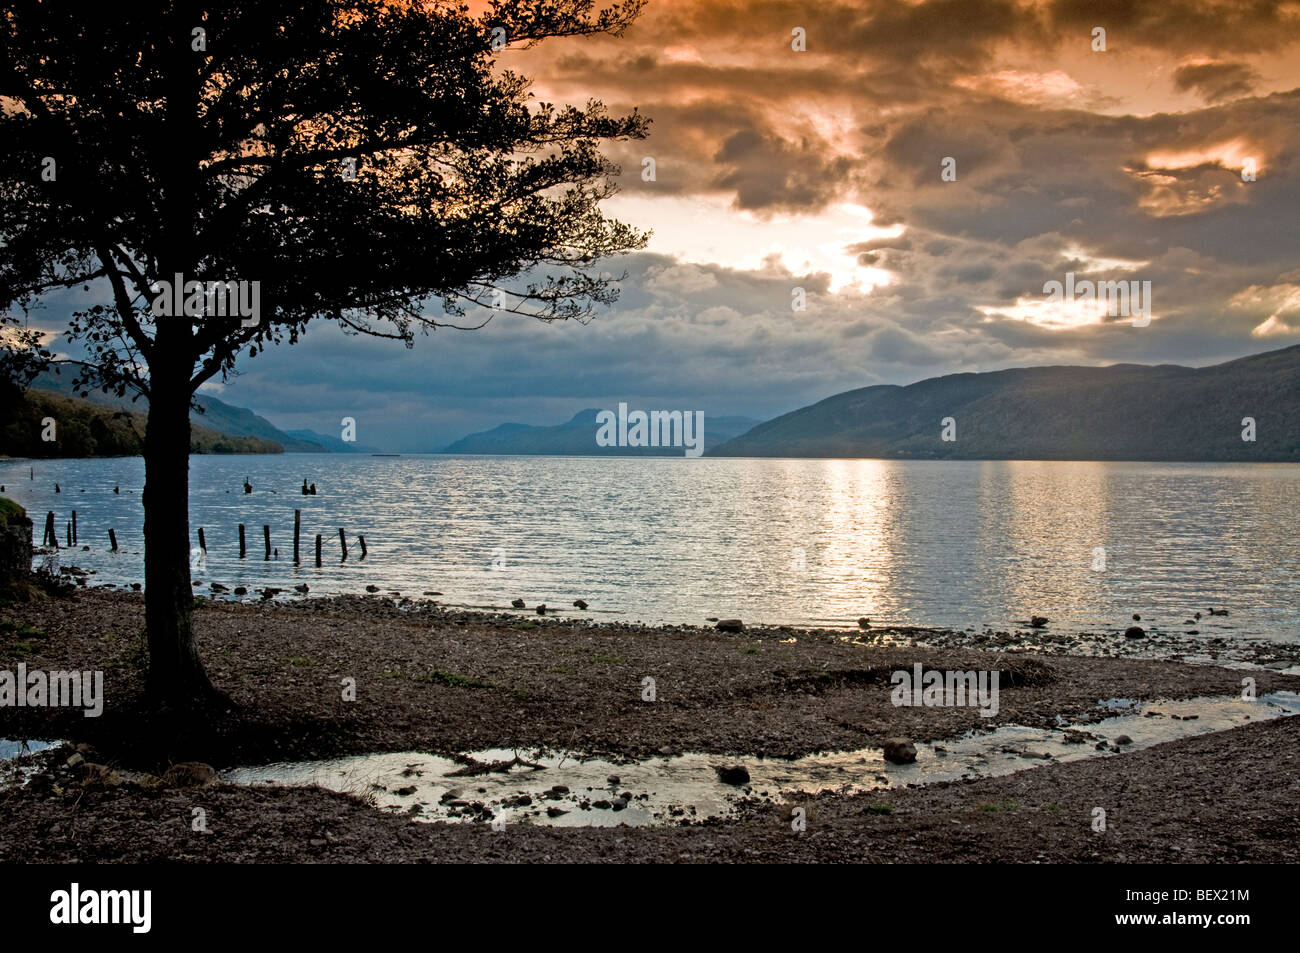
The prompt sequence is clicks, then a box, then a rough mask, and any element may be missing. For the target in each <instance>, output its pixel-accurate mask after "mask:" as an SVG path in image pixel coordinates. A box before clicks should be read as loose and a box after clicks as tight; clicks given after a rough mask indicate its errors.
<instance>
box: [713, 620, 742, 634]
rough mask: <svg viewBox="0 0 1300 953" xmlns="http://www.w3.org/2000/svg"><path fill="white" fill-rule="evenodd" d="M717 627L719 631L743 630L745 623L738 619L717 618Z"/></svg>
mask: <svg viewBox="0 0 1300 953" xmlns="http://www.w3.org/2000/svg"><path fill="white" fill-rule="evenodd" d="M717 629H718V631H719V632H744V631H745V623H743V622H741V621H740V620H739V619H720V620H718V624H717Z"/></svg>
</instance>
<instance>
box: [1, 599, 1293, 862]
mask: <svg viewBox="0 0 1300 953" xmlns="http://www.w3.org/2000/svg"><path fill="white" fill-rule="evenodd" d="M195 625H196V631H197V633H198V637H199V640H200V644H201V647H202V650H203V653H204V657H205V660H206V663H207V666H208V671H209V674H210V675H211V677H212V679H213V681H214V683H215V684H217V685H218V686H219V687H220V688H222V689H223V690H224V691H226V692H227V693H228V694H229V695H230V697H231V698H232V700H233V701H234V702H235V705H236V707H235V708H234V709H233V710H231V711H229V712H226V713H223V714H219V715H215V716H213V717H212V718H209V719H204V720H203V721H201V722H199V723H193V722H182V721H180V720H178V719H176V718H174V717H167V716H160V715H158V714H157V713H154V712H152V711H150V709H148V708H147V707H146V706H145V705H144V704H143V697H142V693H143V684H142V680H141V673H140V668H139V662H140V660H141V657H142V653H143V651H144V642H143V604H142V601H141V599H140V598H139V596H136V595H133V594H126V593H107V592H100V591H94V590H78V591H75V592H73V593H71V594H69V595H67V596H65V597H59V598H51V599H48V600H44V601H38V602H32V603H26V604H16V605H11V606H8V607H6V608H4V609H0V668H10V669H12V668H14V666H15V665H17V664H18V663H19V662H22V663H24V664H25V665H26V666H27V667H28V668H29V669H66V668H77V669H82V670H90V669H95V670H102V671H104V673H105V678H104V686H105V687H104V697H105V705H104V712H103V715H102V716H101V717H98V718H85V717H84V716H83V715H82V713H81V712H80V711H75V710H70V709H50V708H21V709H16V708H4V709H0V737H4V738H11V739H18V738H31V739H35V738H43V739H62V740H65V741H67V742H68V743H69V744H71V745H77V744H80V745H83V746H84V747H83V748H82V749H81V750H80V751H76V750H73V749H72V748H70V747H64V748H60V749H57V750H52V751H49V752H45V753H43V754H38V755H33V756H29V758H28V759H27V761H28V767H27V771H28V773H31V772H35V773H36V774H37V775H38V776H39V780H38V781H37V782H36V783H31V782H29V783H28V784H26V785H24V786H21V787H19V786H17V785H13V784H10V785H8V786H7V787H5V788H4V792H3V794H0V844H15V843H18V842H20V841H21V842H22V843H23V844H24V845H25V846H24V851H25V852H26V855H27V856H28V857H29V858H31V859H42V860H51V861H66V860H72V859H79V860H92V859H99V860H112V859H122V860H146V859H153V858H157V857H163V856H166V857H170V858H172V859H185V858H189V859H206V860H247V861H253V860H258V861H275V860H310V859H320V860H358V861H364V860H378V859H383V860H529V859H532V860H540V859H544V858H548V857H549V858H550V859H553V860H561V859H564V860H600V859H610V860H626V859H629V858H632V859H642V860H665V861H671V860H746V859H753V860H786V861H791V860H810V861H811V860H873V859H874V860H899V861H925V860H963V859H965V860H984V861H990V860H1012V861H1027V862H1032V861H1035V860H1045V859H1046V860H1072V861H1117V862H1131V861H1136V860H1145V861H1161V862H1164V861H1177V860H1192V859H1207V860H1233V859H1235V860H1281V859H1290V860H1294V859H1295V858H1296V848H1295V847H1294V843H1295V833H1296V825H1297V821H1296V817H1295V813H1294V810H1293V807H1292V805H1293V803H1294V796H1295V793H1296V791H1295V786H1296V783H1297V782H1296V781H1295V779H1296V778H1297V777H1300V772H1297V771H1296V770H1295V768H1296V767H1297V765H1296V764H1294V763H1293V762H1295V761H1296V760H1297V759H1298V758H1300V755H1298V754H1297V751H1300V748H1297V745H1296V741H1297V740H1298V738H1300V722H1298V721H1296V720H1295V719H1292V718H1281V719H1278V720H1276V721H1271V722H1268V723H1257V724H1244V725H1243V726H1242V727H1240V728H1235V729H1233V730H1232V731H1228V732H1215V733H1212V734H1206V735H1202V736H1200V737H1195V738H1187V739H1183V740H1178V741H1172V742H1169V743H1166V744H1161V745H1157V746H1155V747H1152V748H1148V749H1147V750H1145V751H1135V752H1132V753H1127V754H1123V755H1120V756H1116V757H1108V758H1098V759H1091V760H1086V761H1079V762H1074V763H1069V764H1046V765H1045V766H1042V767H1034V768H1032V769H1031V770H1026V771H1021V772H1018V773H1016V774H1013V775H1010V776H1006V777H984V778H978V779H966V780H963V781H960V782H952V783H949V782H939V783H935V784H930V785H926V786H924V787H921V788H917V789H914V790H907V789H904V790H891V791H883V792H871V793H867V794H856V795H843V794H833V793H830V792H825V793H823V794H822V795H821V796H818V797H816V798H812V799H811V800H809V801H808V802H807V805H806V826H805V828H804V829H803V830H800V831H796V830H794V829H792V826H791V821H790V815H789V811H790V807H791V806H790V805H789V804H785V805H781V804H773V803H759V802H756V803H754V804H753V805H751V806H750V807H749V808H747V809H746V810H742V811H741V812H740V813H739V815H738V816H736V817H734V818H729V819H726V820H711V821H709V822H707V823H694V824H692V823H683V824H681V825H678V826H669V827H657V828H646V829H635V830H634V829H631V828H625V827H618V828H612V829H611V828H604V829H596V828H588V829H582V830H556V829H548V828H542V827H531V826H530V825H526V824H518V825H511V826H510V827H509V828H508V829H507V830H506V831H493V830H491V829H490V825H487V824H468V825H466V824H454V825H448V824H441V823H438V824H414V823H412V822H411V821H410V820H408V819H406V818H403V817H400V816H394V815H391V814H388V813H384V812H381V811H378V810H376V809H375V807H374V806H373V805H372V804H370V803H367V800H366V798H365V797H364V796H355V795H354V796H349V795H345V794H337V793H329V792H326V791H322V790H319V789H302V788H298V789H282V790H273V789H265V788H247V787H234V786H228V785H223V784H220V783H216V782H215V781H214V779H212V778H211V777H209V776H208V775H207V773H206V772H205V770H204V769H203V768H202V767H199V768H194V769H190V768H186V769H184V770H178V769H176V768H175V765H176V763H178V762H182V763H194V762H197V763H201V764H203V765H211V766H213V767H214V768H216V769H218V770H220V769H225V768H230V767H234V766H236V765H240V764H262V763H267V762H273V761H302V760H308V759H316V758H325V757H334V756H339V755H347V754H360V753H369V752H382V751H394V752H396V751H423V752H429V753H433V754H443V755H446V756H460V755H462V754H463V753H464V752H470V751H479V750H483V749H488V748H498V749H500V748H511V747H518V748H549V749H552V750H555V751H562V752H567V753H571V754H572V757H575V758H576V757H587V756H600V757H602V758H604V759H605V760H608V761H611V762H615V763H619V762H622V763H630V762H633V761H638V760H643V759H645V758H647V757H665V756H666V757H676V756H678V755H681V754H685V753H691V752H694V753H706V754H711V755H717V756H718V757H719V759H720V761H719V763H720V764H721V763H725V762H726V760H727V756H735V757H740V756H745V757H757V756H762V757H765V758H773V759H777V758H793V757H797V756H800V755H806V754H809V753H811V752H818V751H844V750H855V749H866V748H879V747H881V746H883V745H884V744H885V743H886V741H887V740H888V739H893V738H898V739H902V740H904V741H907V742H910V743H924V742H927V741H935V740H942V739H952V738H957V737H960V736H962V735H965V734H966V733H968V732H971V731H985V732H986V731H989V730H991V729H993V728H996V727H997V726H1000V725H1024V726H1029V727H1038V728H1049V729H1060V728H1062V727H1063V726H1065V727H1069V726H1071V725H1077V726H1086V725H1088V724H1091V723H1095V721H1096V720H1097V719H1099V718H1101V717H1103V716H1104V715H1106V714H1107V713H1108V708H1107V706H1106V704H1105V702H1106V700H1108V699H1130V700H1136V701H1152V700H1157V699H1184V698H1191V697H1197V696H1237V695H1239V694H1240V693H1241V691H1242V678H1243V676H1244V675H1249V677H1251V678H1253V679H1254V680H1255V688H1256V691H1257V692H1258V693H1259V694H1261V695H1263V694H1266V693H1269V692H1273V691H1279V690H1284V691H1296V690H1297V689H1300V678H1297V677H1296V676H1292V675H1285V674H1280V673H1277V672H1272V671H1268V670H1264V669H1251V670H1249V671H1246V670H1244V669H1242V668H1231V669H1230V668H1224V667H1219V666H1214V665H1187V664H1180V663H1178V662H1172V661H1153V660H1144V659H1134V658H1112V657H1097V656H1091V657H1087V656H1073V655H1063V654H1055V655H1048V654H1043V653H1042V652H1041V651H1035V652H1027V651H1023V648H1024V646H1023V645H1018V644H1014V643H1012V644H999V645H987V646H985V647H984V648H983V650H977V649H974V648H971V647H969V645H968V644H967V642H962V643H961V644H960V645H958V644H957V641H958V640H957V636H956V635H951V634H949V635H946V634H945V633H940V632H932V631H930V632H926V633H921V634H922V635H923V636H924V638H923V639H919V640H918V639H915V638H914V637H915V635H916V634H917V633H908V632H903V631H887V630H881V631H873V632H871V633H866V632H863V633H857V634H852V635H846V634H845V633H843V632H819V631H810V630H792V629H788V628H778V629H753V628H745V629H743V630H742V631H739V632H719V631H717V630H716V629H713V628H703V627H698V628H697V627H664V628H646V627H639V626H631V625H620V624H610V623H604V624H595V623H583V622H572V621H565V620H559V619H553V618H546V617H538V618H534V619H529V618H523V617H520V616H517V615H506V614H491V613H488V614H484V613H473V612H465V611H459V610H449V609H446V608H443V607H439V606H436V605H432V604H418V603H413V604H400V603H399V602H397V601H394V600H391V599H388V598H384V597H378V596H372V597H345V598H336V599H319V600H318V599H309V600H303V601H300V602H294V603H285V604H278V603H266V604H262V605H240V604H232V603H215V602H214V603H206V604H204V605H203V606H202V607H201V608H200V609H199V610H198V611H197V612H196V616H195ZM945 639H951V640H952V642H953V643H954V644H953V645H951V646H949V647H939V646H938V645H937V644H930V645H924V646H918V645H909V644H889V643H904V642H907V641H929V642H931V643H942V642H943V641H944V640H945ZM917 664H920V665H922V666H923V667H924V668H925V669H927V670H929V669H941V670H978V671H989V672H997V673H998V674H999V682H1000V704H999V706H998V710H997V713H996V714H995V715H993V716H991V717H982V716H981V714H980V712H979V710H978V709H977V708H975V707H970V706H966V707H898V706H896V705H894V704H893V703H892V702H891V692H890V688H891V685H890V676H891V673H893V672H895V671H898V670H908V669H911V668H912V667H913V666H915V665H917ZM647 678H650V679H653V687H654V690H653V693H652V696H653V700H652V701H650V700H647V694H646V685H647V683H646V679H647ZM348 684H352V685H354V686H355V699H354V700H350V699H349V697H348V694H349V693H348V692H347V691H346V688H347V685H348ZM69 761H71V762H73V763H72V764H71V765H70V764H69V763H68V762H69ZM14 765H15V763H13V762H11V767H13V766H14ZM88 765H89V766H102V767H88ZM169 768H171V769H172V772H171V775H170V776H169V775H168V769H169ZM140 778H144V779H145V780H144V781H143V783H142V782H141V781H140V780H138V779H140ZM124 779H135V780H124ZM195 791H201V792H202V795H201V802H202V804H203V805H205V810H206V811H207V812H208V814H209V816H212V817H216V816H220V818H221V821H220V823H219V824H213V825H212V830H211V833H209V834H202V835H201V834H200V833H199V832H195V831H194V830H192V829H191V826H190V823H189V821H188V819H187V818H188V817H189V810H188V809H186V810H184V811H183V814H184V816H183V817H182V816H181V815H180V814H178V813H177V812H178V811H179V810H180V809H181V808H184V807H185V805H192V804H195V803H198V801H196V800H195V798H196V795H195ZM990 806H991V807H990ZM1096 806H1107V808H1108V810H1110V817H1111V827H1110V832H1108V833H1107V834H1106V835H1105V836H1099V835H1098V832H1096V831H1094V830H1092V829H1091V827H1090V822H1091V819H1092V811H1093V809H1094V807H1096ZM1116 810H1118V812H1119V813H1118V814H1116V813H1115V811H1116ZM1120 818H1123V820H1122V822H1121V821H1120ZM1243 818H1245V819H1246V820H1245V821H1243ZM684 820H687V821H689V819H684ZM20 835H21V836H20ZM3 849H4V848H0V850H3Z"/></svg>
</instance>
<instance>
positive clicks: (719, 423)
mask: <svg viewBox="0 0 1300 953" xmlns="http://www.w3.org/2000/svg"><path fill="white" fill-rule="evenodd" d="M633 409H635V408H633ZM599 413H600V411H599V410H596V409H591V410H583V411H579V412H578V413H577V414H575V415H574V416H573V419H572V420H570V421H568V423H563V424H558V425H556V426H553V427H534V426H531V425H529V424H514V423H510V424H501V425H500V426H499V427H494V428H492V429H491V430H485V431H483V432H482V433H472V434H470V435H469V436H467V437H462V438H461V439H460V440H457V441H456V442H455V443H453V444H450V445H449V446H448V447H446V448H445V450H444V451H443V452H444V453H537V454H569V455H583V456H660V457H666V456H671V457H679V456H682V454H683V448H682V447H602V446H599V445H597V443H596V432H597V431H598V429H599V425H598V424H597V423H596V415H597V414H599ZM757 423H758V421H757V420H755V419H753V418H750V417H705V418H704V447H705V449H706V450H707V448H708V447H710V446H713V445H714V444H717V443H721V442H723V441H726V440H730V439H731V438H732V437H736V436H739V435H740V434H742V433H744V432H745V431H746V430H748V429H749V428H751V427H753V426H754V425H755V424H757Z"/></svg>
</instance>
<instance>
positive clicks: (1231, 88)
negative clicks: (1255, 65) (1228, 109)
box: [1174, 63, 1259, 103]
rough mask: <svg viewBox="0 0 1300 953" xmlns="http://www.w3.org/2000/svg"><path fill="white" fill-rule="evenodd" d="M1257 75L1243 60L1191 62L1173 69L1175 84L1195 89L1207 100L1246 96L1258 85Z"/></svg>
mask: <svg viewBox="0 0 1300 953" xmlns="http://www.w3.org/2000/svg"><path fill="white" fill-rule="evenodd" d="M1258 78H1259V77H1258V74H1257V73H1256V72H1255V71H1254V70H1253V69H1251V68H1250V67H1249V66H1246V65H1245V64H1244V63H1189V64H1187V65H1186V66H1180V67H1178V69H1176V70H1174V86H1175V87H1176V88H1177V89H1179V90H1180V91H1182V92H1187V91H1188V90H1195V91H1196V93H1197V94H1198V95H1200V96H1201V97H1203V98H1204V99H1205V101H1206V102H1208V103H1217V102H1222V101H1223V100H1225V99H1235V98H1236V97H1238V96H1245V95H1246V94H1247V93H1249V92H1250V91H1251V90H1252V89H1254V88H1255V81H1256V80H1257V79H1258Z"/></svg>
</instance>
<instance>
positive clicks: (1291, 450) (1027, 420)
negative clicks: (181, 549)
mask: <svg viewBox="0 0 1300 953" xmlns="http://www.w3.org/2000/svg"><path fill="white" fill-rule="evenodd" d="M947 417H951V418H953V421H954V423H955V428H956V440H953V441H944V440H942V439H941V431H942V427H943V425H942V421H943V420H944V418H947ZM1245 417H1252V418H1254V420H1255V426H1256V439H1255V441H1254V442H1247V441H1245V440H1243V439H1242V431H1243V424H1242V419H1243V418H1245ZM708 454H712V455H716V456H755V457H906V458H926V459H929V458H938V459H991V460H997V459H1023V460H1222V461H1229V460H1243V461H1245V460H1249V461H1300V345H1297V346H1294V347H1288V348H1283V349H1281V350H1277V351H1268V352H1265V353H1263V354H1256V355H1252V356H1250V357H1243V358H1240V359H1238V360H1234V361H1228V362H1227V363H1225V364H1218V365H1215V366H1213V367H1202V368H1191V367H1180V366H1178V365H1173V364H1161V365H1158V366H1146V365H1139V364H1116V365H1113V366H1111V367H1030V368H1022V369H1016V370H1008V371H995V372H991V373H984V374H951V375H948V376H946V377H935V378H931V379H929V380H924V381H921V382H919V383H916V384H911V385H908V386H906V387H899V386H895V385H882V386H875V387H864V388H861V389H860V390H851V391H846V392H845V393H842V394H836V395H835V396H834V397H828V398H826V399H825V400H823V401H821V402H819V403H816V404H813V405H812V406H809V407H804V408H802V409H800V410H796V411H793V412H791V413H788V414H785V415H784V416H781V417H777V418H776V419H774V420H769V421H768V422H767V423H764V424H760V425H759V426H757V427H755V428H753V429H752V430H750V431H749V432H748V433H746V434H743V435H741V436H738V437H737V438H736V439H734V440H731V441H728V442H727V443H725V444H723V445H721V446H719V445H717V444H714V445H713V447H712V449H710V450H707V451H706V455H708Z"/></svg>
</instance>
